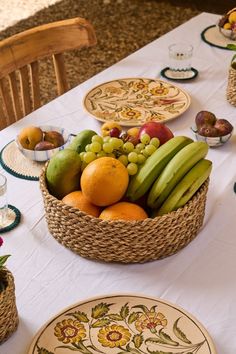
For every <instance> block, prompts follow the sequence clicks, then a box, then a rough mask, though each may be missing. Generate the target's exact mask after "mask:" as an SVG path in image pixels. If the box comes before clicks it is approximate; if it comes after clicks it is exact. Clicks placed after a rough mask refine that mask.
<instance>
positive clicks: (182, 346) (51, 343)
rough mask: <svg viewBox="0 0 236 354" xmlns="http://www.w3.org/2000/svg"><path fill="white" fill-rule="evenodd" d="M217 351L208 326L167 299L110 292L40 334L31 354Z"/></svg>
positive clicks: (77, 307) (71, 309)
mask: <svg viewBox="0 0 236 354" xmlns="http://www.w3.org/2000/svg"><path fill="white" fill-rule="evenodd" d="M71 352H73V353H76V352H77V353H83V354H128V353H130V354H177V353H178V354H216V350H215V348H214V345H213V342H212V340H211V338H210V336H209V334H208V333H207V331H206V329H204V327H203V326H202V325H201V324H200V323H199V322H198V321H197V320H196V319H195V318H194V317H193V316H191V315H190V314H188V313H186V311H184V310H183V309H181V308H179V307H177V306H175V305H173V304H171V303H168V302H166V301H164V300H161V299H156V298H149V297H145V296H138V295H137V296H135V295H110V296H106V297H100V298H93V299H90V300H87V301H84V302H80V303H78V304H76V305H74V306H71V307H69V308H67V309H66V310H64V311H63V312H61V313H59V314H58V315H57V316H55V317H54V318H53V319H52V320H51V321H49V322H48V323H47V324H46V325H45V326H44V327H43V328H42V329H41V330H40V331H39V332H38V333H37V335H36V336H35V338H34V340H33V343H32V345H31V347H30V350H29V352H28V354H68V353H71Z"/></svg>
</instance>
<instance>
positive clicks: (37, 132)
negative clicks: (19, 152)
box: [18, 125, 43, 150]
mask: <svg viewBox="0 0 236 354" xmlns="http://www.w3.org/2000/svg"><path fill="white" fill-rule="evenodd" d="M42 140H43V131H42V129H41V128H39V127H35V126H31V125H30V126H27V127H24V128H23V129H22V130H21V131H20V132H19V134H18V141H19V143H20V144H21V146H22V147H23V148H24V149H28V150H34V148H35V146H36V145H37V144H38V143H39V142H40V141H42Z"/></svg>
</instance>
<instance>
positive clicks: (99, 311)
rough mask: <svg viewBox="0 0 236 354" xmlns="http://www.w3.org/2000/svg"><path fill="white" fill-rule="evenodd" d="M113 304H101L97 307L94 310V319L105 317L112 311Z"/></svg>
mask: <svg viewBox="0 0 236 354" xmlns="http://www.w3.org/2000/svg"><path fill="white" fill-rule="evenodd" d="M111 305H112V304H106V303H103V302H101V303H100V304H98V305H96V306H95V307H93V308H92V318H94V319H98V318H101V317H103V316H105V315H106V314H107V313H108V311H109V310H110V306H111Z"/></svg>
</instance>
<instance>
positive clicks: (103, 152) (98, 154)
mask: <svg viewBox="0 0 236 354" xmlns="http://www.w3.org/2000/svg"><path fill="white" fill-rule="evenodd" d="M104 156H107V154H106V153H105V151H103V150H101V151H99V152H98V153H97V158H99V157H104Z"/></svg>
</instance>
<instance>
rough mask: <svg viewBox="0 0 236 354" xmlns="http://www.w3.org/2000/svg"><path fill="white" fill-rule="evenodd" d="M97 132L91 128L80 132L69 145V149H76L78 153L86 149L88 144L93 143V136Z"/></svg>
mask: <svg viewBox="0 0 236 354" xmlns="http://www.w3.org/2000/svg"><path fill="white" fill-rule="evenodd" d="M96 134H97V133H96V132H95V131H93V130H90V129H85V130H82V131H81V132H79V133H78V134H77V135H76V136H75V137H74V138H73V140H72V141H71V143H70V144H69V145H68V146H67V149H70V150H75V151H77V152H78V153H81V152H83V151H85V147H86V145H88V144H90V143H91V140H92V137H93V136H94V135H96Z"/></svg>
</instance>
